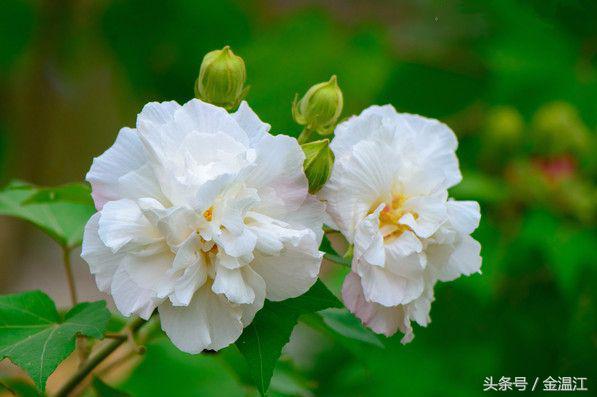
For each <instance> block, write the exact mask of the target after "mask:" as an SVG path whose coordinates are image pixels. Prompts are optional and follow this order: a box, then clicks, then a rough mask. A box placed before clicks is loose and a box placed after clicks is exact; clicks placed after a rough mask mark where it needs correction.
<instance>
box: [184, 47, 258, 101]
mask: <svg viewBox="0 0 597 397" xmlns="http://www.w3.org/2000/svg"><path fill="white" fill-rule="evenodd" d="M246 79H247V72H246V69H245V62H244V61H243V59H242V58H241V57H239V56H237V55H234V53H233V52H232V50H231V49H230V47H228V46H226V47H224V48H222V49H221V50H214V51H211V52H208V53H207V54H206V55H205V57H204V58H203V62H202V63H201V69H200V70H199V77H198V78H197V81H196V82H195V97H196V98H198V99H201V100H202V101H204V102H208V103H211V104H214V105H216V106H221V107H223V108H225V109H226V110H231V109H234V108H235V107H237V106H238V104H239V103H240V101H242V99H243V98H244V97H245V95H246V93H247V90H248V87H245V80H246Z"/></svg>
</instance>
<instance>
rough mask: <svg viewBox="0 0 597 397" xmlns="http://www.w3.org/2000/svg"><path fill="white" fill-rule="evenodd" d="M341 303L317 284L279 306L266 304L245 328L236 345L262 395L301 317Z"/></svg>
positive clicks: (277, 304) (320, 283) (273, 303)
mask: <svg viewBox="0 0 597 397" xmlns="http://www.w3.org/2000/svg"><path fill="white" fill-rule="evenodd" d="M330 307H342V303H341V302H340V301H339V300H338V298H336V297H335V296H334V294H332V293H331V292H330V290H328V289H327V287H326V286H325V285H324V284H323V283H322V282H321V281H320V280H317V282H316V283H315V285H313V287H311V289H310V290H309V291H307V292H306V293H305V294H304V295H301V296H299V297H297V298H292V299H287V300H285V301H281V302H270V301H266V302H265V305H264V306H263V309H261V310H260V311H259V312H257V315H256V316H255V319H254V320H253V322H252V323H251V324H250V325H249V326H248V327H246V328H245V330H244V331H243V334H242V335H241V336H240V338H239V339H238V341H237V342H236V345H237V347H238V349H239V350H240V352H241V353H242V355H243V356H244V357H245V359H246V360H247V363H248V365H249V372H250V373H251V376H252V378H253V380H254V382H255V385H256V386H257V389H258V390H259V392H260V393H261V395H263V396H264V395H265V393H266V392H267V389H268V388H269V384H270V381H271V378H272V375H273V372H274V368H275V366H276V362H277V361H278V358H279V357H280V355H281V354H282V348H283V347H284V346H285V345H286V343H288V340H289V339H290V334H291V333H292V330H293V329H294V326H295V325H296V323H297V321H298V318H299V316H300V315H302V314H306V313H312V312H316V311H319V310H323V309H327V308H330Z"/></svg>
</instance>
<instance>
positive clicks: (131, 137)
mask: <svg viewBox="0 0 597 397" xmlns="http://www.w3.org/2000/svg"><path fill="white" fill-rule="evenodd" d="M146 163H147V158H146V156H145V152H144V149H143V145H142V143H141V140H140V139H139V136H138V134H137V131H135V130H134V129H131V128H123V129H121V130H120V132H119V133H118V137H117V138H116V142H114V145H112V147H111V148H109V149H108V150H106V151H105V152H104V153H103V154H102V155H101V156H99V157H96V158H95V159H93V164H92V165H91V169H90V170H89V172H88V173H87V176H86V177H85V179H86V180H87V181H88V182H89V183H90V184H91V188H92V193H91V195H92V196H93V201H94V202H95V207H96V208H97V209H98V211H99V210H101V209H102V207H103V206H104V204H105V203H106V202H108V201H111V200H119V199H121V198H125V197H128V196H124V195H123V192H121V190H120V189H121V185H120V182H119V180H120V178H121V177H123V176H125V175H127V174H128V173H130V172H132V171H135V170H138V169H139V168H141V167H143V166H144V165H145V164H146ZM126 193H129V194H130V192H126ZM129 198H135V197H129Z"/></svg>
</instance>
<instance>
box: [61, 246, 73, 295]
mask: <svg viewBox="0 0 597 397" xmlns="http://www.w3.org/2000/svg"><path fill="white" fill-rule="evenodd" d="M62 259H63V263H64V272H65V273H66V282H67V283H68V290H69V292H70V300H71V303H72V305H73V306H74V305H76V304H77V287H76V285H75V278H74V276H73V269H72V266H71V263H70V248H66V247H64V248H63V249H62Z"/></svg>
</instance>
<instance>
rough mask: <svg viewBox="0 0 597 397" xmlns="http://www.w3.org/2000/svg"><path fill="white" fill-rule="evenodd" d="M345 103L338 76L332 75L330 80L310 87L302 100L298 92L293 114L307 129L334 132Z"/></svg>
mask: <svg viewBox="0 0 597 397" xmlns="http://www.w3.org/2000/svg"><path fill="white" fill-rule="evenodd" d="M343 104H344V98H343V96H342V90H340V87H338V81H337V79H336V76H332V78H331V79H330V81H327V82H325V83H319V84H315V85H314V86H313V87H311V88H309V90H308V91H307V93H306V94H305V96H304V97H303V98H302V99H301V100H299V99H298V94H297V95H296V96H295V98H294V102H293V104H292V116H293V117H294V120H295V121H296V122H297V123H298V124H300V125H304V126H305V128H306V129H309V130H313V131H317V132H318V133H319V134H321V135H327V134H331V133H332V132H333V130H334V127H335V126H336V122H337V121H338V117H340V113H342V106H343Z"/></svg>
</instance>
